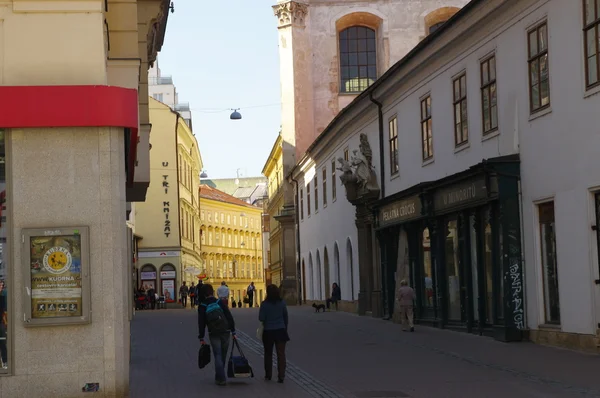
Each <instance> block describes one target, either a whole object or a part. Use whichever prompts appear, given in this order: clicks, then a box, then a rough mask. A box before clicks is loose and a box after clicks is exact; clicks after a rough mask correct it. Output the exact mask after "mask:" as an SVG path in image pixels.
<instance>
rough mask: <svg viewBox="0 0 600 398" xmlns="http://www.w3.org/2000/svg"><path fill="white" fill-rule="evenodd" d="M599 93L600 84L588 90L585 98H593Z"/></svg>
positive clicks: (584, 95)
mask: <svg viewBox="0 0 600 398" xmlns="http://www.w3.org/2000/svg"><path fill="white" fill-rule="evenodd" d="M598 93H600V84H598V85H596V86H594V87H592V88H589V89H586V90H585V92H584V94H583V98H589V97H593V96H594V95H596V94H598Z"/></svg>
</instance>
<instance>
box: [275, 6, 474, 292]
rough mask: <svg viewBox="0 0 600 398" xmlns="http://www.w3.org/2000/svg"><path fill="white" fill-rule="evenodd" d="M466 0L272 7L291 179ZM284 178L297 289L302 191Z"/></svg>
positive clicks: (288, 246) (289, 249)
mask: <svg viewBox="0 0 600 398" xmlns="http://www.w3.org/2000/svg"><path fill="white" fill-rule="evenodd" d="M467 2H468V1H467V0H421V1H407V0H373V1H341V0H338V1H321V0H305V1H289V0H280V1H278V2H277V4H276V5H274V6H273V10H274V14H275V16H276V18H277V26H278V31H279V62H280V79H281V104H282V105H281V123H282V129H281V134H280V135H281V145H280V146H281V148H282V157H283V161H282V167H283V171H282V172H283V175H284V176H285V177H286V178H287V176H289V174H290V172H291V170H292V169H293V167H294V166H295V165H296V163H297V162H298V161H299V160H300V158H301V156H302V154H304V153H305V151H306V149H307V148H308V147H309V145H311V144H312V143H313V141H314V140H315V139H316V138H317V137H318V136H319V134H321V132H322V131H323V130H324V129H325V128H326V127H327V125H328V124H329V123H330V122H331V121H332V120H333V119H334V118H335V117H336V115H337V114H338V113H339V112H340V110H342V109H343V108H344V107H346V106H347V105H348V104H350V102H352V101H353V100H354V99H355V98H356V97H357V96H358V95H359V94H360V93H361V92H363V91H364V90H365V89H366V88H367V87H369V86H370V85H371V84H372V83H373V82H374V81H375V80H377V79H378V78H379V77H381V76H382V75H383V74H384V73H385V72H386V71H387V70H388V69H389V67H390V66H391V65H393V64H394V63H396V62H397V61H398V60H400V59H401V58H402V57H403V56H404V55H406V54H407V53H409V52H410V51H411V49H412V48H413V47H414V46H416V45H417V44H418V43H419V42H420V41H421V40H423V39H424V38H425V37H427V35H429V34H430V33H432V32H433V31H435V30H436V29H437V28H438V27H439V26H441V24H443V23H444V22H445V21H447V20H448V19H449V18H450V17H451V16H452V15H454V14H455V13H456V12H457V11H458V10H459V9H460V8H461V7H462V6H464V5H465V4H466V3H467ZM279 139H280V138H278V140H279ZM270 161H271V160H270V159H268V160H267V164H268V162H270ZM378 167H379V165H378ZM286 178H284V182H283V183H282V186H281V187H280V188H279V189H280V190H281V191H282V193H281V197H282V198H283V206H282V209H283V210H282V212H281V213H282V217H280V221H281V222H282V223H283V224H281V226H282V227H284V228H283V233H282V236H281V238H280V239H279V242H280V244H281V245H282V246H283V245H284V240H285V239H287V240H288V241H289V243H287V244H285V246H286V251H284V252H283V253H282V257H283V258H286V259H290V260H288V261H292V262H294V264H293V265H290V266H289V269H290V270H293V273H291V271H290V274H289V275H288V276H286V278H289V279H288V281H289V282H288V283H289V284H290V285H294V286H295V287H296V291H297V292H298V291H299V290H301V286H302V282H301V281H300V279H301V278H300V269H301V266H300V263H299V262H300V257H299V255H298V253H297V251H298V247H297V246H298V242H297V236H296V237H295V238H293V237H292V238H289V237H287V238H286V237H285V236H287V235H289V234H295V235H297V231H296V227H295V226H294V224H298V222H299V220H298V214H296V211H295V208H297V207H298V204H297V203H296V200H295V196H297V195H295V192H299V191H300V187H299V186H297V182H294V181H292V183H289V182H287V179H286ZM303 188H304V187H303ZM303 188H302V189H303ZM272 235H273V234H272ZM270 240H271V242H273V240H274V238H273V237H271V239H270ZM272 253H273V251H272ZM297 296H298V297H301V296H302V294H297Z"/></svg>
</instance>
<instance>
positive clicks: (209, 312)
mask: <svg viewBox="0 0 600 398" xmlns="http://www.w3.org/2000/svg"><path fill="white" fill-rule="evenodd" d="M201 295H202V296H204V300H203V301H202V302H201V303H200V305H199V306H198V331H199V335H198V338H199V339H200V344H201V345H204V344H206V343H205V341H204V332H205V329H207V328H208V339H209V340H210V345H211V348H212V352H213V355H214V358H215V382H216V383H217V385H219V386H224V385H226V376H225V359H226V358H227V352H228V351H229V336H230V335H231V336H233V338H234V339H235V338H236V337H235V322H234V320H233V316H232V315H231V312H230V311H229V308H227V306H226V305H225V304H224V303H223V301H221V300H217V298H216V297H215V290H214V289H213V287H212V285H211V284H209V283H206V284H203V285H202V294H201Z"/></svg>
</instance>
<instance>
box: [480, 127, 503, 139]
mask: <svg viewBox="0 0 600 398" xmlns="http://www.w3.org/2000/svg"><path fill="white" fill-rule="evenodd" d="M499 135H500V129H495V130H492V131H490V132H489V133H486V134H484V135H483V137H481V142H483V141H487V140H491V139H492V138H496V137H498V136H499Z"/></svg>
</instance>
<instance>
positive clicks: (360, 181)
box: [338, 134, 379, 201]
mask: <svg viewBox="0 0 600 398" xmlns="http://www.w3.org/2000/svg"><path fill="white" fill-rule="evenodd" d="M352 153H353V156H352V157H351V158H350V162H348V161H346V160H345V159H343V158H338V162H339V163H340V167H339V168H338V170H340V171H341V172H342V175H341V176H340V180H341V181H342V184H344V187H345V188H346V196H347V197H348V200H350V201H353V200H358V199H372V198H374V197H375V198H376V197H378V196H379V184H378V183H377V174H375V167H373V164H372V158H373V152H372V151H371V146H370V145H369V141H368V139H367V136H366V134H361V135H360V145H359V150H356V149H355V150H354V151H352Z"/></svg>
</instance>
